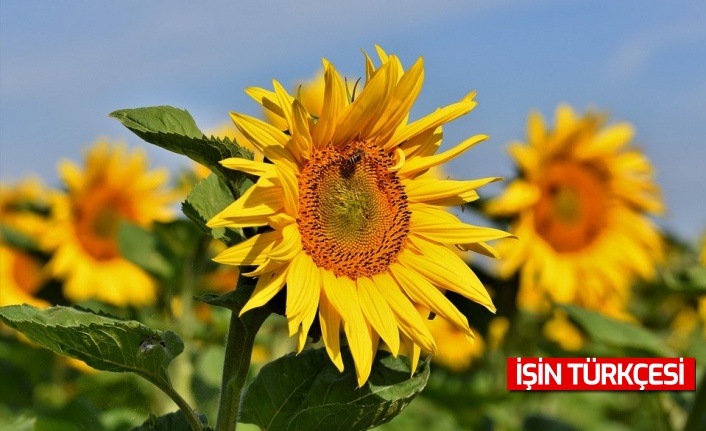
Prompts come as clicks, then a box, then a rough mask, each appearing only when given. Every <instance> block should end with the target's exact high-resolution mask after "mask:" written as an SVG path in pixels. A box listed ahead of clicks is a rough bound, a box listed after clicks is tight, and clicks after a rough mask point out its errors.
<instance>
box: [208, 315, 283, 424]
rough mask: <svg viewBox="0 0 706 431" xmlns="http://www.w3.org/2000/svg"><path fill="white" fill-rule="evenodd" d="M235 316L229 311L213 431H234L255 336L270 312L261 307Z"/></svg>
mask: <svg viewBox="0 0 706 431" xmlns="http://www.w3.org/2000/svg"><path fill="white" fill-rule="evenodd" d="M238 314H239V311H237V310H233V311H232V314H231V317H230V326H229V327H228V336H227V338H226V351H225V360H224V362H223V378H222V380H221V399H220V401H219V404H218V419H217V420H216V431H233V430H235V428H236V425H237V422H238V413H239V411H240V397H241V395H242V392H243V387H244V386H245V381H246V379H247V377H248V371H249V370H250V358H251V357H252V350H253V345H254V344H255V336H256V335H257V331H258V330H259V329H260V326H262V324H263V323H264V322H265V319H267V316H269V314H270V313H269V311H267V310H265V309H264V308H262V307H260V308H257V309H254V310H251V311H248V312H247V313H246V314H245V315H243V316H242V317H238Z"/></svg>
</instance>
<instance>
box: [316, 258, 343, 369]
mask: <svg viewBox="0 0 706 431" xmlns="http://www.w3.org/2000/svg"><path fill="white" fill-rule="evenodd" d="M320 272H321V274H323V273H324V272H327V271H326V270H325V269H321V270H320ZM319 322H320V323H321V339H322V340H323V342H324V347H325V348H326V353H328V356H329V358H331V362H333V364H334V365H335V366H336V368H338V371H343V357H342V356H341V339H340V331H341V315H340V314H338V312H337V311H336V309H335V308H334V306H333V305H332V304H331V302H330V301H329V300H328V297H327V296H326V290H325V289H321V296H320V297H319Z"/></svg>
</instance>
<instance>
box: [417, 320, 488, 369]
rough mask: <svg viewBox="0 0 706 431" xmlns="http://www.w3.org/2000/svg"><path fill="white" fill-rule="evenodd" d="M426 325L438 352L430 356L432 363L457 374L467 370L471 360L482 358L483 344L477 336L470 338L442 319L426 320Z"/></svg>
mask: <svg viewBox="0 0 706 431" xmlns="http://www.w3.org/2000/svg"><path fill="white" fill-rule="evenodd" d="M426 324H427V327H428V328H429V331H430V332H431V335H432V336H433V337H434V340H435V341H436V345H437V347H438V350H439V351H438V353H437V354H435V355H434V356H432V358H431V360H432V361H433V362H435V363H437V364H439V365H441V366H443V367H444V368H447V369H449V370H451V371H455V372H457V373H459V372H462V371H465V370H467V369H469V368H470V367H471V364H472V363H473V360H475V359H478V358H480V357H482V356H483V353H484V352H485V342H484V341H483V338H482V337H481V336H480V335H479V334H475V338H470V337H469V336H468V335H467V334H466V333H465V332H463V331H461V330H459V329H458V328H457V327H456V326H454V325H453V324H451V323H450V322H449V321H448V320H444V319H432V320H427V321H426Z"/></svg>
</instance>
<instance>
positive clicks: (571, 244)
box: [534, 160, 608, 253]
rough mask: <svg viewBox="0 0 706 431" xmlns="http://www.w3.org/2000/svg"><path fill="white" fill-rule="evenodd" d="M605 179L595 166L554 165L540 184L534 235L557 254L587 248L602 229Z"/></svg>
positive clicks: (560, 162)
mask: <svg viewBox="0 0 706 431" xmlns="http://www.w3.org/2000/svg"><path fill="white" fill-rule="evenodd" d="M607 187H608V184H607V181H606V175H605V174H604V173H602V172H601V170H599V169H598V167H596V166H592V165H588V164H581V163H577V162H572V161H563V160H562V161H556V162H554V163H552V164H551V165H550V166H549V167H548V168H547V170H546V173H545V175H544V178H543V179H542V180H541V181H540V188H541V197H540V199H539V202H538V203H537V205H536V206H535V208H534V223H535V229H536V231H537V232H538V233H539V234H540V235H541V236H542V237H543V238H544V239H545V240H546V241H547V242H548V243H549V244H550V245H551V246H552V247H553V248H554V250H556V251H557V252H560V253H570V252H575V251H578V250H581V249H583V248H584V247H586V246H588V245H590V244H591V243H592V242H593V241H594V240H595V239H596V238H597V237H598V236H599V235H600V233H601V231H602V229H603V228H604V227H605V224H606V218H605V212H606V207H607V204H608V202H607V199H606V188H607Z"/></svg>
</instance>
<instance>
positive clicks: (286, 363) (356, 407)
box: [239, 349, 429, 431]
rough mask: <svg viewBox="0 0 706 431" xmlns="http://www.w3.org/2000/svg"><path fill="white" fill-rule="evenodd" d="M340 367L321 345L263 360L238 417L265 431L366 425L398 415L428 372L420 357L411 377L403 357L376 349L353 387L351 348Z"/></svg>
mask: <svg viewBox="0 0 706 431" xmlns="http://www.w3.org/2000/svg"><path fill="white" fill-rule="evenodd" d="M342 353H343V357H344V365H345V370H344V372H343V373H339V371H338V370H337V369H336V367H335V366H334V365H333V364H332V363H331V361H330V359H329V358H328V355H327V354H326V351H325V350H324V349H310V350H305V351H304V352H302V353H300V354H299V355H294V354H289V355H287V356H284V357H282V358H280V359H278V360H276V361H274V362H271V363H269V364H267V365H265V366H264V367H263V368H262V370H261V371H260V374H258V376H257V377H256V378H255V380H254V381H253V382H252V383H251V384H250V385H249V386H248V387H247V388H246V390H245V393H244V394H243V399H242V404H241V406H242V407H241V408H242V410H241V416H240V418H239V422H242V423H252V424H256V425H258V426H259V427H260V428H262V429H263V430H266V431H275V430H287V431H299V430H301V431H304V430H306V431H324V430H325V431H354V430H367V429H370V428H373V427H375V426H377V425H380V424H382V423H385V422H387V421H389V420H391V419H392V418H393V417H395V416H397V415H398V414H399V413H400V412H401V411H402V410H403V409H404V408H405V407H406V406H407V405H408V404H409V403H410V402H411V401H412V399H413V398H414V397H415V396H417V394H419V392H421V390H422V389H423V388H424V386H425V385H426V382H427V379H428V378H429V364H428V362H424V363H423V364H422V365H421V367H420V369H419V370H417V372H416V373H415V374H414V376H412V377H411V378H410V366H409V362H408V361H407V359H406V358H402V357H399V358H393V357H392V355H390V354H389V353H387V352H379V353H378V356H377V357H376V359H375V361H374V362H373V369H372V373H371V375H370V379H369V380H368V382H367V383H366V384H365V385H363V387H361V388H356V387H357V381H356V375H355V368H354V365H353V361H352V358H351V356H350V353H348V352H347V351H345V350H344V351H343V352H342Z"/></svg>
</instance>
